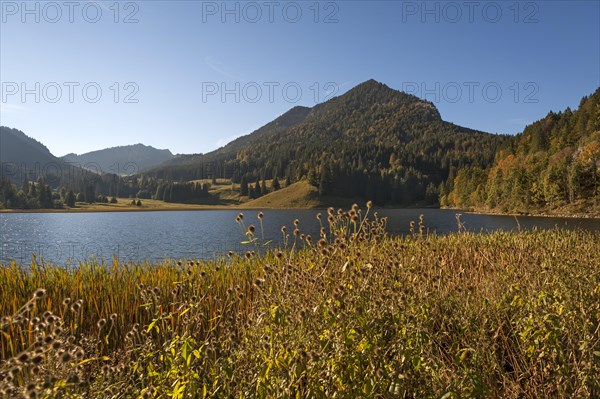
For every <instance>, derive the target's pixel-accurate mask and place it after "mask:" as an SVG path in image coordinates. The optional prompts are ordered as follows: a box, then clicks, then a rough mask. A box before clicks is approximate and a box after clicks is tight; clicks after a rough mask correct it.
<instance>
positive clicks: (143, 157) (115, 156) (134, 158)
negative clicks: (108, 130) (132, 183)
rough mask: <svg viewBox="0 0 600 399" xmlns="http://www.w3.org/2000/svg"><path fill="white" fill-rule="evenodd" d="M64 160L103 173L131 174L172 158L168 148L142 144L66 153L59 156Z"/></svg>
mask: <svg viewBox="0 0 600 399" xmlns="http://www.w3.org/2000/svg"><path fill="white" fill-rule="evenodd" d="M61 158H62V159H63V160H64V161H66V162H71V163H75V164H80V165H82V166H83V167H86V165H88V167H89V168H92V169H95V170H97V169H100V170H102V171H103V172H104V173H115V174H118V175H133V174H136V173H139V172H142V171H144V170H146V169H149V168H153V167H155V166H158V165H160V164H161V163H163V162H165V161H168V160H170V159H172V158H173V154H172V153H171V151H169V150H159V149H156V148H154V147H151V146H146V145H143V144H135V145H126V146H120V147H111V148H105V149H102V150H98V151H92V152H88V153H85V154H81V155H77V154H67V155H65V156H63V157H61Z"/></svg>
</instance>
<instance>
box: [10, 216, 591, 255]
mask: <svg viewBox="0 0 600 399" xmlns="http://www.w3.org/2000/svg"><path fill="white" fill-rule="evenodd" d="M238 212H239V211H236V210H215V211H176V212H173V211H171V212H169V211H167V212H114V213H15V214H7V213H1V214H0V243H1V247H0V251H1V252H0V261H1V262H4V263H6V262H7V261H9V260H13V259H14V260H17V261H20V262H23V263H28V262H29V261H30V260H31V255H32V253H35V254H37V255H38V256H41V257H42V258H43V259H44V260H45V261H51V262H56V263H60V264H67V265H69V264H74V263H75V264H76V262H77V261H78V260H83V259H92V258H97V259H104V260H110V259H111V258H112V257H113V256H116V257H118V258H119V259H121V260H123V261H129V260H136V261H141V260H150V261H153V260H162V259H165V258H177V259H183V258H186V259H194V258H210V257H214V256H219V255H222V254H225V253H227V251H229V250H233V251H238V252H245V251H246V250H249V249H253V248H250V247H249V246H247V245H243V244H241V242H242V241H244V240H245V239H246V237H245V236H244V234H243V231H242V229H241V228H240V226H239V225H238V224H237V223H236V222H235V217H236V215H237V213H238ZM243 212H244V215H245V218H244V222H245V223H246V225H248V224H254V225H256V227H257V231H256V234H257V235H258V236H259V237H260V224H259V221H258V219H257V216H256V215H257V211H248V210H246V211H243ZM319 212H320V213H322V214H323V215H324V216H326V214H327V212H326V211H325V210H272V211H265V212H264V238H265V240H273V242H274V244H279V243H281V241H282V234H281V231H280V228H281V226H287V228H288V232H291V231H292V230H293V221H294V219H295V218H298V219H299V220H300V230H301V231H302V232H303V233H308V234H311V235H312V236H313V237H316V236H318V231H319V222H318V221H317V219H316V214H317V213H319ZM378 212H379V214H380V215H381V216H387V217H388V231H389V232H390V233H392V234H406V233H409V223H410V221H411V220H415V221H417V220H418V218H419V215H420V214H424V215H425V225H426V226H427V227H428V228H429V230H430V231H432V232H436V233H438V234H444V233H449V232H454V231H456V230H457V223H456V217H455V215H456V213H458V211H455V210H445V209H385V210H379V211H378ZM324 219H325V218H324ZM461 220H462V221H463V222H464V224H465V226H466V228H467V229H468V230H470V231H475V232H491V231H494V230H515V229H517V221H516V219H515V217H513V216H495V215H473V214H464V213H463V214H462V216H461ZM518 222H519V224H520V226H521V228H522V229H533V228H539V229H552V228H555V227H562V228H567V229H577V228H581V229H586V230H593V231H600V220H598V219H569V218H546V217H525V216H519V217H518Z"/></svg>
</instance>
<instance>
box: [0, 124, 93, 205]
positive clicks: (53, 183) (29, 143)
mask: <svg viewBox="0 0 600 399" xmlns="http://www.w3.org/2000/svg"><path fill="white" fill-rule="evenodd" d="M0 166H1V170H2V176H0V177H1V179H2V180H5V181H9V182H12V183H16V184H17V185H21V184H22V183H23V181H24V180H25V178H27V179H28V180H30V181H36V180H38V178H43V179H44V181H45V183H47V184H49V185H50V187H52V188H56V187H59V186H60V185H64V184H72V183H73V182H75V181H77V180H80V179H81V178H82V177H85V178H86V179H88V180H93V179H94V178H95V177H97V175H96V174H95V173H92V172H86V171H84V170H83V169H81V168H79V167H78V166H77V165H72V164H71V165H70V164H67V163H66V162H65V161H64V160H62V159H60V158H57V157H55V156H54V155H53V154H52V153H51V152H50V150H48V148H47V147H46V146H45V145H43V144H42V143H40V142H39V141H37V140H35V139H33V138H31V137H29V136H27V135H26V134H25V133H23V132H22V131H20V130H18V129H12V128H9V127H6V126H0ZM2 199H3V197H0V203H2V202H3V201H2Z"/></svg>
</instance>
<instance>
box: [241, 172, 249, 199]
mask: <svg viewBox="0 0 600 399" xmlns="http://www.w3.org/2000/svg"><path fill="white" fill-rule="evenodd" d="M240 195H241V196H242V197H246V196H248V195H249V193H248V180H246V176H242V180H241V182H240Z"/></svg>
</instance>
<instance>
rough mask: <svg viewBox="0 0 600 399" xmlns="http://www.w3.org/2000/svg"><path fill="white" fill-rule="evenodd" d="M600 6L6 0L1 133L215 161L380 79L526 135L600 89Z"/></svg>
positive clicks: (494, 127)
mask: <svg viewBox="0 0 600 399" xmlns="http://www.w3.org/2000/svg"><path fill="white" fill-rule="evenodd" d="M599 4H600V2H597V1H531V2H528V1H521V2H514V1H497V2H493V1H491V2H490V1H470V2H469V1H457V2H446V1H443V2H435V1H430V2H422V1H416V2H413V1H380V2H377V1H324V2H315V1H298V2H279V1H258V2H235V1H231V2H221V1H218V2H210V1H208V2H207V1H168V2H167V1H133V2H127V1H123V2H119V3H117V2H115V1H112V0H111V1H104V2H85V1H84V2H78V1H73V2H70V3H69V2H64V1H62V0H61V1H57V2H35V1H31V2H27V3H24V2H22V1H5V0H2V1H1V4H0V5H1V8H0V10H1V11H0V12H1V18H2V20H1V29H0V36H1V38H0V45H1V54H0V80H1V82H2V99H1V100H2V103H1V107H2V108H1V114H0V123H1V124H2V125H6V126H10V127H15V128H18V129H20V130H23V131H24V132H25V133H26V134H27V135H29V136H32V137H34V138H35V139H37V140H39V141H41V142H42V143H44V144H46V145H47V146H48V148H49V149H50V151H52V153H54V154H55V155H57V156H61V155H64V154H66V153H69V152H75V153H84V152H88V151H92V150H96V149H101V148H105V147H112V146H117V145H126V144H135V143H139V142H141V143H144V144H147V145H152V146H154V147H157V148H169V149H170V150H171V151H172V152H173V153H199V152H208V151H210V150H213V149H216V148H218V147H220V146H222V145H224V144H225V143H227V142H228V141H230V140H231V139H233V138H235V137H237V136H240V135H243V134H247V133H250V132H251V131H253V130H255V129H257V128H258V127H260V126H262V125H264V124H265V123H268V122H269V121H271V120H272V119H274V118H275V117H277V116H278V115H280V114H282V113H284V112H285V111H287V110H288V109H289V108H291V107H293V106H295V105H305V106H312V105H314V104H315V103H317V102H322V101H324V100H326V99H327V98H329V97H330V96H332V95H334V94H342V93H343V92H345V91H347V90H348V89H350V88H351V87H352V86H355V85H356V84H359V83H361V82H363V81H365V80H368V79H371V78H373V79H376V80H378V81H381V82H383V83H386V84H387V85H388V86H390V87H392V88H394V89H400V90H402V89H404V90H405V91H408V92H412V93H414V94H416V95H418V96H419V97H422V98H426V99H428V100H430V101H433V102H434V103H435V105H436V106H437V107H438V109H439V110H440V113H441V115H442V117H443V118H444V119H445V120H447V121H450V122H454V123H456V124H459V125H462V126H466V127H470V128H474V129H479V130H484V131H488V132H492V133H496V132H497V133H511V134H514V133H517V132H520V131H522V129H523V128H524V126H525V125H526V124H528V123H530V122H532V121H535V120H537V119H539V118H541V117H543V116H544V115H546V113H547V112H548V111H549V110H555V111H558V110H562V109H564V108H566V107H567V106H570V107H571V108H575V107H577V106H578V104H579V101H580V99H581V97H582V96H584V95H588V94H590V93H592V92H593V91H594V90H595V89H596V88H597V87H598V86H599V85H600V5H599ZM100 91H101V93H100ZM36 97H37V98H36Z"/></svg>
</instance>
